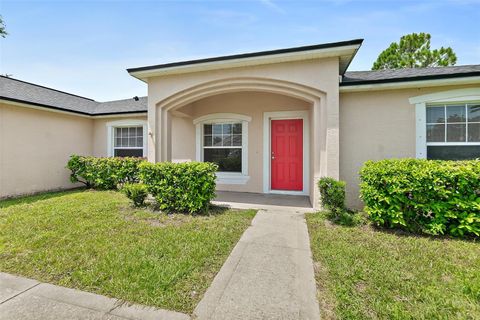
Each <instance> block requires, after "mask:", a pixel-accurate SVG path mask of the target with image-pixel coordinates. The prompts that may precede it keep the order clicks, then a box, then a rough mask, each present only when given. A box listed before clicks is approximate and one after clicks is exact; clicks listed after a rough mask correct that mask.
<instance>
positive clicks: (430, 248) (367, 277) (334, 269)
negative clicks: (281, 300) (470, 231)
mask: <svg viewBox="0 0 480 320" xmlns="http://www.w3.org/2000/svg"><path fill="white" fill-rule="evenodd" d="M307 223H308V228H309V232H310V240H311V247H312V253H313V258H314V262H315V275H316V280H317V287H318V295H319V300H320V306H321V309H322V318H323V319H335V318H336V319H480V243H479V242H478V241H477V242H474V241H465V240H452V239H446V238H428V237H419V236H412V235H409V234H405V233H403V234H402V233H393V232H386V231H379V230H375V229H373V228H372V227H369V226H361V227H342V226H338V225H334V224H332V223H331V222H330V221H328V220H327V219H326V218H325V215H324V214H322V213H317V214H310V215H308V216H307Z"/></svg>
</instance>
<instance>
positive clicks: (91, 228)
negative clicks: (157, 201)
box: [0, 191, 255, 313]
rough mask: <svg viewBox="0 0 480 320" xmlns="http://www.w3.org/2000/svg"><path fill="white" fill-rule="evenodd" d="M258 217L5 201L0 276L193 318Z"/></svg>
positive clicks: (101, 194)
mask: <svg viewBox="0 0 480 320" xmlns="http://www.w3.org/2000/svg"><path fill="white" fill-rule="evenodd" d="M254 215H255V212H254V211H252V210H249V211H234V210H226V211H222V210H219V209H217V210H216V211H215V212H213V213H212V214H211V215H198V216H191V215H182V214H174V215H170V216H169V215H165V214H159V213H154V212H151V211H148V210H138V209H132V207H131V206H130V204H129V201H128V199H127V198H126V197H125V196H124V195H123V194H121V193H119V192H113V191H71V192H59V193H48V194H43V195H38V196H32V197H25V198H21V199H14V200H4V201H0V271H3V272H8V273H12V274H17V275H22V276H25V277H30V278H34V279H37V280H40V281H45V282H50V283H54V284H58V285H61V286H66V287H71V288H78V289H82V290H86V291H90V292H95V293H98V294H103V295H107V296H110V297H115V298H119V299H123V300H125V301H129V302H135V303H140V304H145V305H150V306H156V307H161V308H165V309H170V310H176V311H181V312H187V313H190V312H192V311H193V309H194V307H195V306H196V304H197V303H198V302H199V300H200V299H201V297H202V295H203V294H204V292H205V291H206V289H207V288H208V286H209V285H210V283H211V281H212V280H213V278H214V276H215V275H216V273H217V272H218V270H219V269H220V267H221V266H222V264H223V262H224V261H225V260H226V258H227V256H228V255H229V253H230V251H231V250H232V249H233V247H234V246H235V244H236V243H237V241H238V239H239V238H240V236H241V235H242V233H243V231H244V230H245V229H246V228H247V227H248V226H249V225H250V222H251V220H252V218H253V216H254Z"/></svg>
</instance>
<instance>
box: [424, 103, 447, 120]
mask: <svg viewBox="0 0 480 320" xmlns="http://www.w3.org/2000/svg"><path fill="white" fill-rule="evenodd" d="M444 122H445V107H443V106H442V107H427V123H444Z"/></svg>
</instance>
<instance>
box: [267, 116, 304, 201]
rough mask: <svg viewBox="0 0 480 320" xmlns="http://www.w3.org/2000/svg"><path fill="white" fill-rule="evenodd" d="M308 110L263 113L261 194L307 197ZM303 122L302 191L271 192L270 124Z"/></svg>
mask: <svg viewBox="0 0 480 320" xmlns="http://www.w3.org/2000/svg"><path fill="white" fill-rule="evenodd" d="M308 113H309V112H308V110H298V111H276V112H264V113H263V193H275V194H291V195H309V182H310V181H309V176H310V123H309V121H308V120H309V119H308ZM293 119H302V120H303V190H302V191H289V190H272V188H271V182H272V181H271V168H270V167H271V157H270V154H271V143H272V139H271V132H272V130H271V123H272V120H293Z"/></svg>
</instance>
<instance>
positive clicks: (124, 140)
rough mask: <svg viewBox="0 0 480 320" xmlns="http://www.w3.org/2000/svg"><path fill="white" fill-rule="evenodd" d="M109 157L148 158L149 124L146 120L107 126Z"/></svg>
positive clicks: (115, 122) (125, 121)
mask: <svg viewBox="0 0 480 320" xmlns="http://www.w3.org/2000/svg"><path fill="white" fill-rule="evenodd" d="M106 126H107V154H108V156H109V157H146V156H147V141H146V140H147V138H146V137H147V135H146V134H147V124H146V121H144V120H133V119H132V120H119V121H112V122H108V123H107V124H106Z"/></svg>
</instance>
